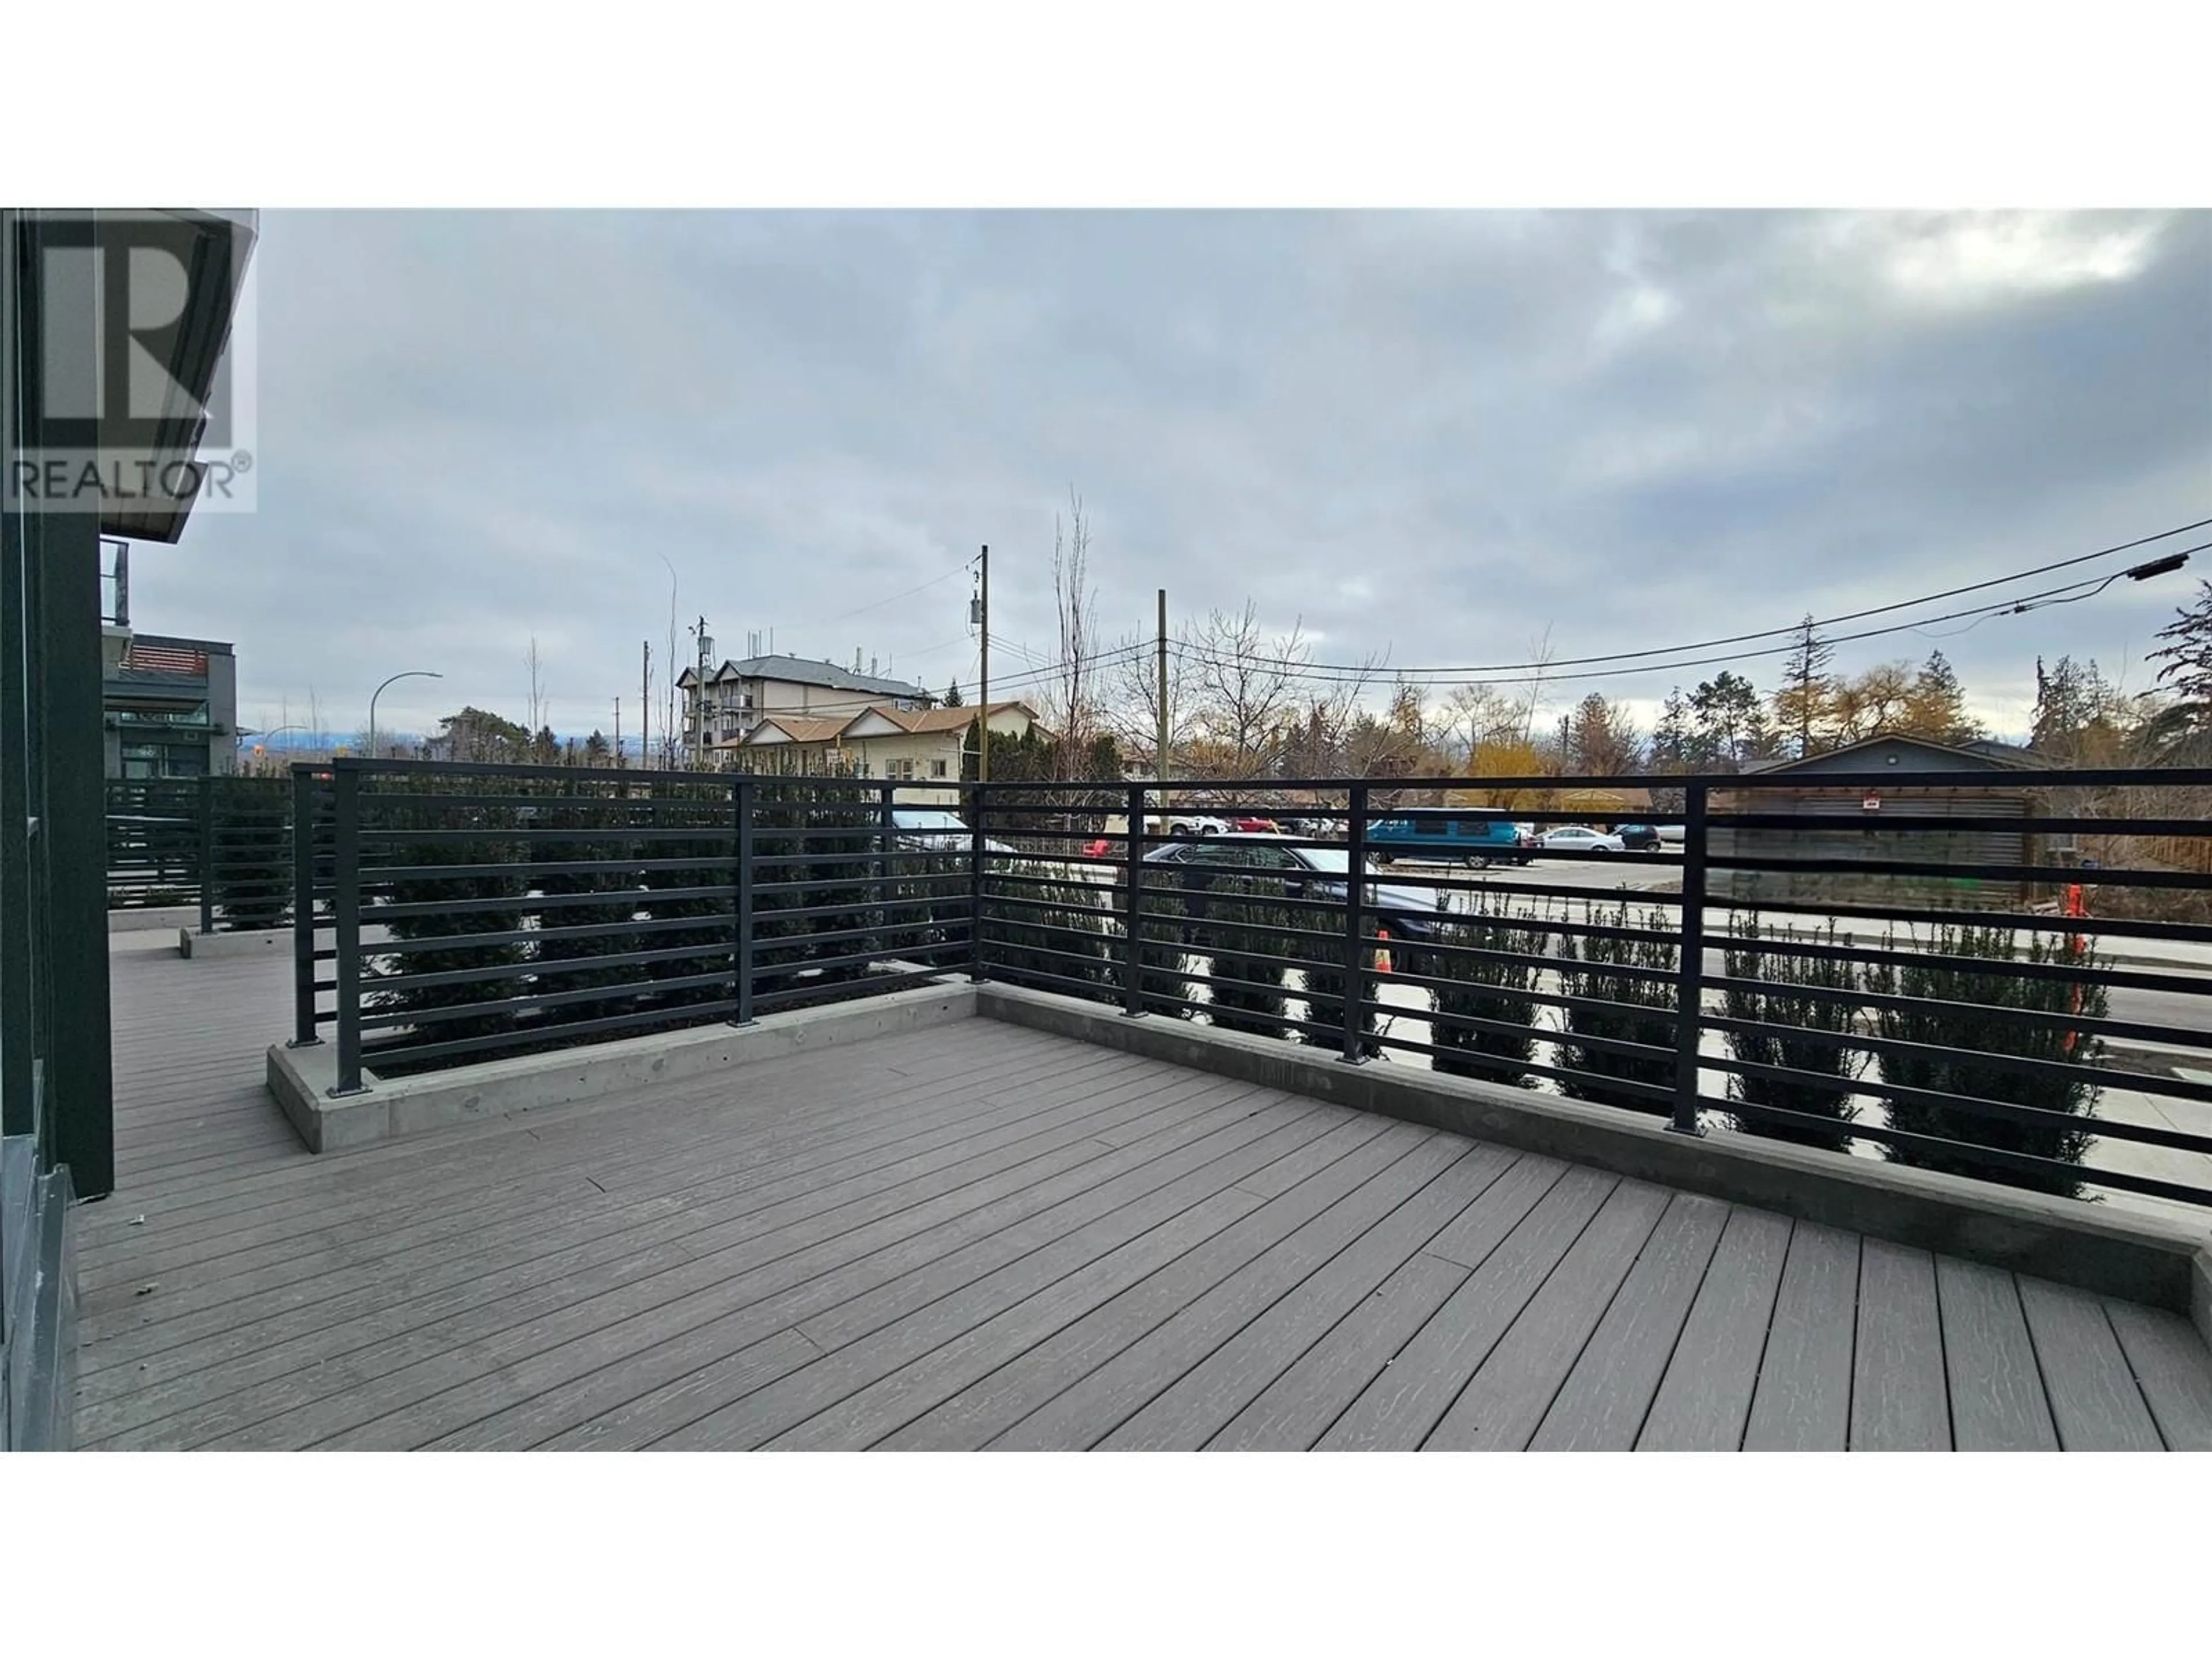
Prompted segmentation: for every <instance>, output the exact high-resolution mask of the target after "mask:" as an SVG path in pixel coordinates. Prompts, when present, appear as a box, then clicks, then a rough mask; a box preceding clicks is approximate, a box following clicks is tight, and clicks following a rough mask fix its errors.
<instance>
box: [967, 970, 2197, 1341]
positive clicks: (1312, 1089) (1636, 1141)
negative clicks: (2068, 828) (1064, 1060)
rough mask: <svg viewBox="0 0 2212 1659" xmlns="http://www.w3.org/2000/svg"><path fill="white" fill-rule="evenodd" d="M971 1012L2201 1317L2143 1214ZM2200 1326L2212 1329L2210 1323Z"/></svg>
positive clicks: (1110, 1027)
mask: <svg viewBox="0 0 2212 1659" xmlns="http://www.w3.org/2000/svg"><path fill="white" fill-rule="evenodd" d="M975 1007H976V1012H978V1013H980V1014H982V1015H983V1016H985V1017H986V1018H992V1019H1001V1020H1005V1021H1007V1022H1008V1023H1010V1024H1018V1025H1024V1026H1028V1027H1030V1028H1031V1029H1034V1030H1042V1031H1048V1032H1052V1033H1054V1035H1056V1036H1068V1037H1074V1038H1078V1039H1079V1040H1081V1041H1084V1042H1094V1043H1098V1044H1101V1045H1103V1046H1104V1047H1107V1048H1118V1049H1121V1050H1123V1051H1125V1052H1127V1053H1131V1054H1144V1055H1146V1056H1148V1057H1150V1058H1152V1059H1155V1060H1168V1061H1171V1062H1172V1063H1174V1064H1176V1065H1179V1066H1190V1067H1192V1068H1194V1069H1195V1070H1198V1071H1203V1072H1211V1073H1215V1074H1217V1075H1219V1076H1224V1077H1232V1078H1236V1079H1239V1080H1241V1081H1243V1082H1248V1083H1257V1084H1261V1085H1265V1086H1267V1087H1270V1088H1276V1089H1281V1090H1285V1091H1289V1092H1291V1093H1294V1094H1301V1095H1310V1096H1312V1097H1316V1098H1317V1099H1322V1100H1330V1101H1334V1102H1336V1103H1339V1104H1341V1105H1345V1106H1351V1107H1355V1108H1357V1109H1360V1110H1363V1111H1370V1112H1376V1113H1380V1114H1382V1115H1385V1116H1388V1117H1395V1118H1400V1119H1402V1120H1404V1121H1407V1122H1411V1123H1419V1124H1425V1125H1427V1126H1428V1127H1432V1128H1437V1129H1445V1130H1449V1131H1450V1132H1451V1133H1455V1134H1462V1135H1466V1136H1468V1137H1469V1138H1470V1139H1477V1140H1486V1141H1491V1142H1493V1143H1496V1144H1498V1145H1500V1146H1512V1147H1516V1148H1517V1149H1519V1150H1522V1151H1524V1152H1540V1153H1543V1154H1546V1155H1547V1156H1550V1157H1553V1158H1565V1159H1570V1160H1572V1161H1573V1162H1576V1163H1578V1164H1594V1165H1595V1166H1596V1167H1598V1168H1600V1169H1604V1170H1612V1171H1613V1172H1614V1173H1615V1174H1618V1175H1623V1176H1633V1177H1635V1178H1638V1179H1640V1180H1645V1181H1652V1182H1661V1183H1663V1184H1665V1185H1667V1186H1670V1187H1676V1188H1683V1189H1685V1190H1687V1191H1690V1192H1696V1193H1704V1194H1709V1195H1711V1196H1712V1197H1716V1198H1723V1199H1729V1200H1734V1201H1735V1202H1738V1203H1742V1204H1747V1205H1752V1206H1756V1207H1758V1208H1760V1209H1765V1210H1772V1211H1776V1212H1780V1213H1782V1214H1784V1215H1790V1216H1795V1217H1797V1218H1801V1219H1802V1220H1807V1221H1814V1222H1822V1223H1826V1225H1831V1226H1836V1227H1844V1228H1848V1229H1850V1231H1854V1232H1861V1233H1865V1234H1867V1235H1869V1236H1870V1237H1876V1238H1883V1239H1888V1240H1892V1241H1893V1242H1895V1243H1901V1244H1912V1245H1917V1246H1919V1247H1920V1248H1922V1249H1928V1250H1934V1251H1938V1252H1941V1253H1942V1254H1944V1255H1955V1256H1963V1257H1966V1259H1968V1260H1970V1261H1984V1262H1988V1263H1990V1264H1991V1265H1993V1266H1996V1267H2007V1268H2011V1269H2014V1270H2015V1271H2017V1272H2020V1273H2027V1274H2028V1275H2030V1276H2031V1277H2033V1278H2039V1279H2053V1280H2056V1281H2057V1282H2058V1283H2060V1284H2065V1285H2077V1286H2079V1287H2080V1288H2081V1289H2083V1290H2088V1291H2097V1292H2099V1293H2100V1294H2103V1295H2108V1296H2115V1297H2124V1298H2125V1299H2127V1300H2129V1301H2134V1302H2142V1303H2148V1304H2151V1305H2153V1306H2156V1307H2161V1308H2167V1309H2171V1310H2173V1311H2175V1312H2178V1313H2185V1314H2190V1315H2191V1316H2192V1317H2194V1318H2195V1320H2196V1322H2197V1325H2198V1328H2200V1329H2203V1328H2205V1327H2206V1326H2207V1325H2208V1323H2212V1282H2209V1281H2208V1277H2207V1275H2208V1274H2212V1266H2208V1261H2212V1241H2208V1239H2207V1238H2206V1237H2205V1234H2204V1233H2203V1232H2202V1231H2196V1230H2193V1229H2189V1228H2185V1227H2182V1226H2179V1225H2176V1224H2173V1223H2170V1222H2163V1221H2160V1220H2158V1219H2156V1218H2152V1217H2149V1216H2141V1215H2132V1214H2129V1213H2126V1212H2120V1211H2116V1210H2112V1209H2109V1208H2106V1207H2104V1206H2095V1205H2088V1204H2083V1203H2080V1202H2077V1201H2075V1200H2071V1199H2063V1198H2052V1197H2049V1196H2046V1195H2045V1194H2039V1193H2027V1192H2017V1191H2015V1190H2013V1189H2011V1188H2001V1187H1991V1186H1987V1185H1984V1183H1982V1182H1974V1181H1968V1180H1965V1179H1963V1178H1961V1177H1958V1176H1946V1175H1940V1174H1937V1173H1936V1172H1934V1171H1931V1170H1913V1169H1907V1168H1905V1167H1904V1166H1902V1165H1899V1164H1877V1163H1874V1162H1871V1161H1870V1160H1868V1159H1865V1158H1836V1157H1831V1156H1828V1155H1826V1154H1823V1153H1820V1152H1814V1151H1813V1150H1811V1149H1810V1148H1806V1147H1798V1146H1790V1145H1789V1144H1788V1143H1786V1142H1783V1141H1769V1140H1759V1139H1753V1138H1751V1137H1748V1136H1736V1135H1732V1134H1716V1135H1705V1136H1702V1137H1692V1136H1688V1135H1678V1134H1674V1133H1670V1132H1669V1131H1668V1130H1667V1129H1665V1128H1663V1127H1661V1125H1660V1123H1659V1122H1658V1121H1657V1120H1656V1119H1647V1118H1644V1117H1642V1116H1640V1115H1637V1114H1632V1113H1627V1112H1617V1111H1613V1110H1610V1109H1607V1108H1605V1107H1601V1106H1590V1105H1585V1104H1583V1103H1581V1102H1578V1101H1570V1100H1562V1099H1559V1097H1555V1096H1550V1095H1537V1094H1531V1093H1526V1092H1524V1091H1521V1090H1518V1089H1511V1088H1507V1087H1504V1086H1503V1085H1498V1084H1491V1083H1482V1082H1478V1081H1476V1080H1474V1079H1466V1078H1454V1077H1441V1076H1438V1075H1437V1073H1433V1072H1416V1071H1413V1070H1410V1069H1408V1068H1405V1067H1401V1066H1389V1065H1373V1064H1370V1065H1364V1066H1346V1065H1345V1064H1344V1063H1343V1062H1342V1061H1341V1060H1338V1059H1336V1058H1335V1057H1334V1055H1333V1054H1329V1053H1328V1052H1326V1051H1324V1050H1321V1049H1317V1048H1302V1047H1297V1046H1293V1045H1292V1044H1290V1043H1287V1042H1278V1041H1274V1040H1272V1039H1269V1038H1267V1037H1256V1036H1246V1035H1244V1034H1243V1033H1241V1032H1235V1031H1217V1030H1213V1029H1212V1028H1211V1027H1209V1026H1198V1025H1194V1024H1190V1023H1189V1022H1188V1021H1186V1020H1180V1019H1172V1018H1165V1017H1164V1016H1161V1015H1158V1014H1153V1015H1148V1016H1146V1017H1145V1018H1141V1019H1130V1018H1127V1017H1125V1016H1123V1015H1122V1014H1121V1013H1119V1012H1115V1011H1114V1010H1111V1009H1109V1008H1106V1007H1104V1006H1099V1005H1093V1004H1086V1003H1082V1002H1077V1001H1073V1000H1070V999H1067V998H1065V997H1058V996H1052V995H1048V994H1044V993H1041V992H1036V991H1031V990H1029V989H1026V988H1024V987H1016V986H1007V985H997V984H987V985H983V986H980V987H976V1002H975ZM2207 1340H2212V1334H2208V1338H2207Z"/></svg>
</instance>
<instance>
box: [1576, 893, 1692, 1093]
mask: <svg viewBox="0 0 2212 1659" xmlns="http://www.w3.org/2000/svg"><path fill="white" fill-rule="evenodd" d="M1583 921H1586V922H1593V921H1594V922H1596V923H1599V924H1601V925H1604V926H1607V927H1639V928H1642V929H1644V931H1646V932H1652V933H1656V932H1659V931H1662V930H1667V931H1670V932H1671V931H1672V930H1673V928H1674V925H1675V924H1674V918H1673V917H1671V916H1668V915H1663V914H1662V913H1661V912H1658V911H1656V910H1647V911H1645V912H1644V914H1643V915H1642V916H1640V917H1639V918H1638V919H1636V920H1635V921H1631V920H1630V916H1629V911H1628V906H1627V903H1626V902H1625V901H1624V902H1621V903H1620V904H1619V905H1617V906H1616V907H1615V908H1614V909H1613V913H1612V914H1611V915H1605V914H1603V913H1602V912H1600V911H1597V910H1596V909H1595V908H1594V907H1592V906H1590V905H1587V904H1585V905H1584V906H1583ZM1681 957H1682V951H1681V946H1680V945H1678V944H1676V943H1675V942H1674V940H1673V939H1611V938H1602V937H1593V936H1589V935H1583V934H1575V933H1561V935H1560V936H1559V985H1560V989H1561V991H1562V992H1563V993H1564V994H1565V995H1568V996H1571V997H1589V998H1594V999H1595V1000H1599V1001H1601V1002H1603V1003H1606V1004H1608V1005H1610V1006H1607V1007H1603V1008H1595V1009H1593V1008H1569V1009H1567V1010H1565V1017H1566V1018H1565V1027H1566V1031H1567V1037H1566V1040H1565V1042H1563V1043H1562V1044H1561V1045H1560V1055H1561V1064H1563V1065H1564V1066H1566V1067H1567V1068H1568V1069H1570V1070H1571V1071H1576V1072H1580V1073H1586V1074H1588V1075H1585V1076H1583V1077H1579V1078H1570V1079H1565V1080H1564V1081H1563V1083H1562V1085H1561V1086H1562V1087H1564V1088H1565V1091H1566V1092H1567V1093H1568V1094H1569V1095H1570V1096H1571V1097H1574V1098H1575V1099H1577V1100H1588V1101H1594V1102H1596V1103H1599V1104H1601V1105H1607V1106H1620V1107H1624V1108H1626V1109H1628V1110H1630V1111H1635V1112H1653V1113H1657V1114H1660V1115H1666V1114H1668V1113H1669V1112H1671V1111H1672V1110H1673V1105H1672V1103H1671V1102H1668V1101H1666V1100H1661V1099H1656V1098H1654V1097H1650V1096H1647V1095H1640V1094H1637V1093H1634V1092H1632V1091H1629V1090H1626V1089H1621V1088H1618V1087H1615V1086H1613V1084H1614V1080H1615V1079H1619V1080H1621V1081H1626V1082H1634V1083H1646V1084H1652V1085H1657V1086H1658V1087H1660V1088H1663V1089H1668V1090H1671V1089H1673V1087H1674V1042H1675V1036H1674V1027H1675V1018H1674V1013H1675V1008H1676V1006H1677V995H1678V993H1677V987H1676V984H1675V981H1674V980H1673V979H1671V978H1668V979H1650V978H1645V977H1644V976H1642V975H1629V974H1624V973H1621V972H1620V971H1619V970H1620V969H1623V968H1645V969H1662V970H1663V971H1664V972H1666V973H1668V974H1670V975H1671V974H1673V973H1674V972H1676V971H1677V970H1678V969H1680V965H1681ZM1584 1037H1599V1038H1611V1039H1613V1040H1614V1041H1616V1042H1635V1043H1643V1044H1647V1045H1649V1046H1650V1047H1652V1048H1657V1049H1659V1050H1661V1051H1662V1052H1660V1053H1658V1054H1620V1053H1617V1052H1614V1051H1613V1050H1610V1049H1604V1048H1593V1047H1591V1046H1590V1045H1589V1043H1587V1042H1579V1041H1577V1039H1578V1038H1584Z"/></svg>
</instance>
